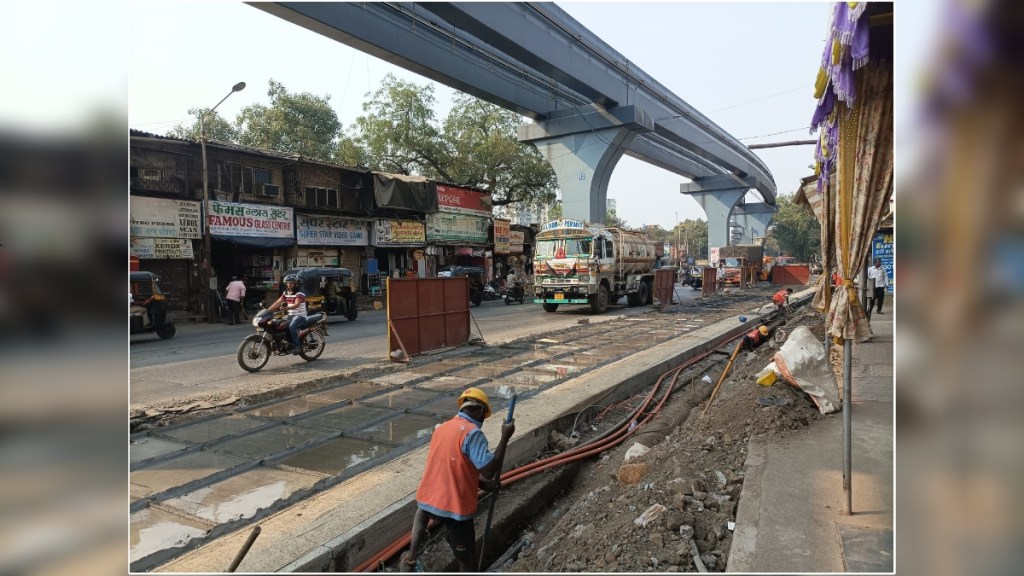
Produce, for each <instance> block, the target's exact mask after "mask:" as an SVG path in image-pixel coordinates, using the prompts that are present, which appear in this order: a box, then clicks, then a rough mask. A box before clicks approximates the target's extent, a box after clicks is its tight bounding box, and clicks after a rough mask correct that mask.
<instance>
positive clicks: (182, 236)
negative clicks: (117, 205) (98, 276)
mask: <svg viewBox="0 0 1024 576" xmlns="http://www.w3.org/2000/svg"><path fill="white" fill-rule="evenodd" d="M130 204H131V205H130V209H129V212H130V217H131V225H130V232H129V243H130V246H131V256H133V257H135V258H137V259H138V261H139V263H138V266H139V269H140V270H144V271H147V272H153V273H154V274H156V275H157V276H159V277H160V285H161V288H162V290H163V291H164V292H166V293H167V305H168V309H170V310H186V309H188V307H189V306H188V304H189V293H190V291H191V290H197V291H198V289H199V277H198V268H197V267H196V266H195V254H196V253H197V252H198V249H199V247H200V245H201V239H202V233H201V230H200V226H199V223H200V220H201V216H200V203H199V202H189V201H186V200H170V199H164V198H149V197H145V196H132V197H131V203H130ZM193 243H194V244H193Z"/></svg>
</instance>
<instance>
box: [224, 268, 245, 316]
mask: <svg viewBox="0 0 1024 576" xmlns="http://www.w3.org/2000/svg"><path fill="white" fill-rule="evenodd" d="M224 299H225V300H227V301H228V311H229V312H230V314H231V322H230V324H232V325H235V324H238V323H239V322H241V320H240V319H239V316H240V315H241V312H242V302H244V299H245V282H242V281H241V280H239V279H238V276H232V277H231V282H228V286H227V288H225V289H224Z"/></svg>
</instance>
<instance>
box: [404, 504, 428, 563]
mask: <svg viewBox="0 0 1024 576" xmlns="http://www.w3.org/2000/svg"><path fill="white" fill-rule="evenodd" d="M429 521H430V517H429V516H428V515H427V513H426V512H425V511H424V510H420V509H418V508H417V509H416V515H415V516H414V517H413V519H412V536H411V537H410V539H409V552H408V554H403V555H402V556H403V558H404V560H405V562H406V564H408V565H410V566H414V565H415V564H416V558H417V557H418V556H419V554H420V546H421V545H422V542H423V536H424V535H425V534H426V533H427V523H428V522H429ZM402 568H404V569H403V570H402V571H403V572H406V571H409V570H408V566H406V567H402Z"/></svg>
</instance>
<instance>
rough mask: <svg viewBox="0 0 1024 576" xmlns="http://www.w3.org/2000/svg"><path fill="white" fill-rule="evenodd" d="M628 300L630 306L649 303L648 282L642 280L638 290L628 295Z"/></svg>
mask: <svg viewBox="0 0 1024 576" xmlns="http://www.w3.org/2000/svg"><path fill="white" fill-rule="evenodd" d="M626 301H627V302H629V305H630V306H643V305H644V304H646V303H647V283H646V282H644V281H642V280H641V281H640V286H639V287H638V288H637V290H636V292H633V293H630V294H627V295H626Z"/></svg>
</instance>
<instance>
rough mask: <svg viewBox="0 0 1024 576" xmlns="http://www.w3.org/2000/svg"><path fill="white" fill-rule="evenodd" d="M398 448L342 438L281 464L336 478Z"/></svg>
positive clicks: (291, 457) (304, 452)
mask: <svg viewBox="0 0 1024 576" xmlns="http://www.w3.org/2000/svg"><path fill="white" fill-rule="evenodd" d="M396 448H397V446H391V445H386V444H379V443H376V442H370V441H368V440H360V439H359V438H348V437H341V438H338V439H337V440H332V441H330V442H327V443H325V444H321V445H320V446H316V447H314V448H309V449H306V450H303V451H301V452H299V453H297V454H295V455H293V456H290V457H289V458H287V459H286V460H283V461H282V462H281V464H283V465H285V466H292V467H294V468H302V469H304V470H312V471H314V472H321V473H323V474H329V475H331V476H335V475H337V474H341V473H342V472H344V471H345V470H347V469H348V468H351V467H353V466H357V465H359V464H362V463H363V462H366V461H368V460H371V459H373V458H377V457H379V456H383V455H385V454H387V453H388V452H390V451H392V450H395V449H396Z"/></svg>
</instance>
